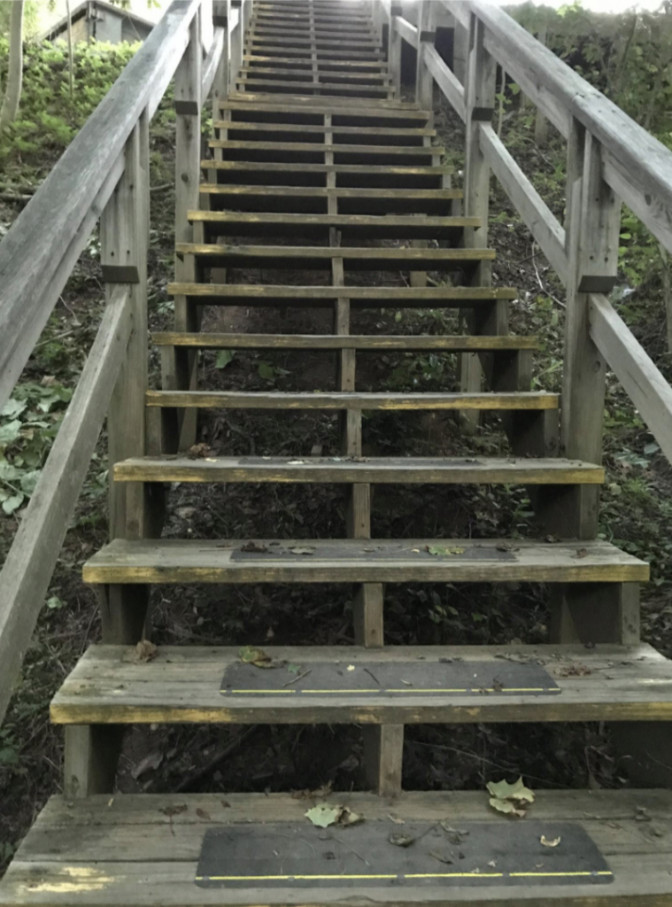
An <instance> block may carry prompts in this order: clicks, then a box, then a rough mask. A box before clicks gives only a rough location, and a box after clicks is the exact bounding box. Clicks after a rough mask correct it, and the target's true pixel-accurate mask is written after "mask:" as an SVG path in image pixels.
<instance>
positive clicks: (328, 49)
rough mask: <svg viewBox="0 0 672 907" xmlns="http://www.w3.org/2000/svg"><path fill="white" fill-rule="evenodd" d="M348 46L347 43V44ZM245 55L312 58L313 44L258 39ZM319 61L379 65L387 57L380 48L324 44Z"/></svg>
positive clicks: (248, 45) (319, 51) (246, 47)
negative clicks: (356, 48) (349, 61)
mask: <svg viewBox="0 0 672 907" xmlns="http://www.w3.org/2000/svg"><path fill="white" fill-rule="evenodd" d="M345 44H346V45H347V42H345ZM243 53H246V54H250V53H259V54H264V55H265V56H269V57H271V56H273V54H279V55H280V54H281V55H283V56H284V55H285V54H287V56H297V57H307V58H311V57H312V44H311V43H310V42H308V43H306V44H301V43H296V42H294V41H292V42H291V43H290V42H289V41H287V42H280V41H269V40H266V39H263V38H258V39H256V40H252V41H248V42H246V44H245V46H244V48H243ZM317 54H318V59H324V60H343V59H345V60H375V61H376V62H377V63H384V62H385V56H384V55H383V53H382V51H381V50H380V49H379V48H378V47H371V48H368V49H366V50H364V49H358V50H348V49H347V48H346V47H345V46H344V45H343V44H341V45H338V44H330V45H326V44H322V45H321V46H320V47H318V48H317Z"/></svg>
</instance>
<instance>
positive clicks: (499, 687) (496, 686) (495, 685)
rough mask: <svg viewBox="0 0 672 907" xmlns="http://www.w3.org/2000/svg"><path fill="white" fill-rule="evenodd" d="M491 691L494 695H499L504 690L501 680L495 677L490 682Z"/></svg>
mask: <svg viewBox="0 0 672 907" xmlns="http://www.w3.org/2000/svg"><path fill="white" fill-rule="evenodd" d="M492 689H493V690H494V691H495V693H501V692H502V690H503V689H504V684H503V683H502V681H501V680H499V679H498V678H497V677H495V679H494V680H493V681H492Z"/></svg>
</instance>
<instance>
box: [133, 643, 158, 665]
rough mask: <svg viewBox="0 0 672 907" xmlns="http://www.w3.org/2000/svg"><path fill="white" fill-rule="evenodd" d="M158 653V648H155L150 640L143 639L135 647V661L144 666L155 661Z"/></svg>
mask: <svg viewBox="0 0 672 907" xmlns="http://www.w3.org/2000/svg"><path fill="white" fill-rule="evenodd" d="M158 652H159V650H158V647H157V646H155V645H154V643H153V642H150V641H149V640H148V639H141V640H140V642H139V643H138V644H137V645H136V647H135V652H134V654H133V661H136V662H138V663H143V664H144V663H146V662H148V661H154V659H155V658H156V656H157V654H158Z"/></svg>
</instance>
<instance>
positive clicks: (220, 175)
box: [201, 160, 453, 189]
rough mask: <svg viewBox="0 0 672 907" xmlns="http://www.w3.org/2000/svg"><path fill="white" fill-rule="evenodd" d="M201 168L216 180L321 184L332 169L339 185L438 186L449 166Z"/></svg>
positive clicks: (250, 164) (242, 164)
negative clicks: (212, 174) (213, 175)
mask: <svg viewBox="0 0 672 907" xmlns="http://www.w3.org/2000/svg"><path fill="white" fill-rule="evenodd" d="M201 168H202V169H204V170H206V171H207V172H208V173H214V174H215V176H216V179H217V182H218V183H220V184H230V183H233V184H236V183H245V184H250V183H255V184H259V185H267V184H271V185H276V184H278V183H282V184H283V185H285V186H304V187H313V186H317V187H321V188H324V187H325V185H326V180H327V177H328V175H329V174H330V173H333V174H334V175H335V178H336V186H337V187H338V188H339V189H340V188H359V187H362V188H364V189H372V188H374V187H378V188H382V189H390V188H393V187H394V188H399V189H440V188H441V187H442V183H443V180H444V178H445V177H446V176H448V175H449V174H451V173H452V172H453V171H452V168H451V167H444V166H440V167H416V166H404V167H391V166H387V167H381V166H380V165H376V164H292V163H291V162H290V163H282V164H281V163H272V162H268V163H261V162H255V161H213V160H204V161H201Z"/></svg>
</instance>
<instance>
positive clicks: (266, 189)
mask: <svg viewBox="0 0 672 907" xmlns="http://www.w3.org/2000/svg"><path fill="white" fill-rule="evenodd" d="M210 163H212V162H210V161H203V167H204V168H205V169H207V167H208V166H209V164H210ZM198 191H199V192H201V193H203V194H207V195H280V196H296V197H303V196H305V197H308V198H355V199H364V198H389V199H399V198H402V199H406V198H413V199H424V200H427V201H434V200H436V199H440V200H444V201H449V200H452V199H461V198H463V197H464V193H463V192H462V190H461V189H351V188H348V187H338V186H337V187H335V188H333V189H332V188H325V187H324V186H270V185H263V186H255V185H254V184H249V185H240V184H239V183H232V184H227V183H201V184H200V186H199V187H198ZM283 248H287V247H286V246H284V247H283ZM320 248H323V247H322V246H320Z"/></svg>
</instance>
